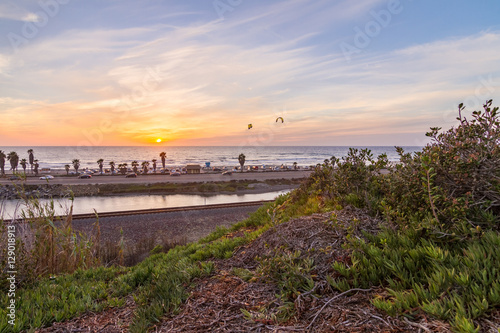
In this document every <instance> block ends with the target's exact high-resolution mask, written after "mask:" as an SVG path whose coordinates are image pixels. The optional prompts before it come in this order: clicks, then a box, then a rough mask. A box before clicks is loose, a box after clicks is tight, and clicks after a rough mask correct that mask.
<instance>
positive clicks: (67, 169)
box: [64, 164, 69, 176]
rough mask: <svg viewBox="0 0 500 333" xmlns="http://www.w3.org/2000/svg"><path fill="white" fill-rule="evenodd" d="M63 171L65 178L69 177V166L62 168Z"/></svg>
mask: <svg viewBox="0 0 500 333" xmlns="http://www.w3.org/2000/svg"><path fill="white" fill-rule="evenodd" d="M64 170H66V176H69V164H66V165H65V166H64Z"/></svg>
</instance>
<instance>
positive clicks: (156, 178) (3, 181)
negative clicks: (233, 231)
mask: <svg viewBox="0 0 500 333" xmlns="http://www.w3.org/2000/svg"><path fill="white" fill-rule="evenodd" d="M310 174H311V171H306V170H290V171H273V172H243V173H240V172H234V173H233V174H232V175H230V176H228V175H222V174H220V173H213V174H212V173H201V174H191V175H181V176H177V177H173V176H169V175H144V176H141V175H139V176H137V178H125V176H123V175H115V176H107V175H106V176H101V175H96V176H92V178H90V179H79V178H77V177H76V176H72V177H68V176H56V177H55V178H54V179H50V180H48V181H47V180H40V179H39V177H28V178H27V179H26V184H28V185H41V184H47V182H48V183H49V184H62V185H81V184H154V183H191V182H200V183H201V182H221V181H230V180H256V181H265V180H269V179H282V178H284V179H293V178H306V177H308V176H309V175H310ZM12 183H17V184H20V183H21V181H12V180H9V179H8V178H0V185H7V184H12Z"/></svg>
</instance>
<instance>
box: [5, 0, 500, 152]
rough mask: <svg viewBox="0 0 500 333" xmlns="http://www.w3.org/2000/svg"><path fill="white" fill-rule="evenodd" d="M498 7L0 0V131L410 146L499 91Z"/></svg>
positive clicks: (39, 141) (255, 0)
mask: <svg viewBox="0 0 500 333" xmlns="http://www.w3.org/2000/svg"><path fill="white" fill-rule="evenodd" d="M498 13H500V1H498V0H483V1H466V0H357V1H353V0H309V1H307V0H286V1H279V0H276V1H271V0H252V1H250V0H190V1H180V0H178V1H167V0H141V1H137V0H120V1H118V0H36V1H35V0H3V1H2V2H1V3H0V146H2V145H3V146H45V145H56V146H64V145H71V146H76V145H79V146H130V145H165V146H168V145H172V146H183V145H184V146H191V145H205V146H238V145H240V146H244V145H249V146H281V145H300V146H310V145H322V146H330V145H331V146H378V145H383V146H394V145H398V146H422V145H425V144H426V143H427V142H428V141H427V140H428V139H427V138H426V137H425V133H426V132H427V131H428V130H429V128H430V127H434V126H439V127H443V129H448V128H450V127H452V126H456V124H457V122H456V119H455V118H456V116H457V106H458V104H459V103H462V102H463V103H464V104H465V106H466V110H467V111H468V112H472V111H474V110H479V109H481V108H482V105H483V104H484V102H485V101H486V100H489V99H493V105H500V104H499V102H500V19H499V18H498ZM466 114H467V113H466ZM277 117H283V119H284V122H283V123H281V122H276V118H277ZM248 124H252V125H253V127H252V129H248ZM158 139H160V140H161V142H159V143H158V142H157V140H158Z"/></svg>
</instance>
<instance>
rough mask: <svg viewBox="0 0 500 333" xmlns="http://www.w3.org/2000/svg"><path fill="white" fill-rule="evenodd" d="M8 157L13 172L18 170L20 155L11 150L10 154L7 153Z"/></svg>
mask: <svg viewBox="0 0 500 333" xmlns="http://www.w3.org/2000/svg"><path fill="white" fill-rule="evenodd" d="M7 159H8V160H9V162H10V169H11V170H12V172H14V171H17V164H18V163H19V155H17V153H16V152H15V151H11V152H10V153H9V155H7Z"/></svg>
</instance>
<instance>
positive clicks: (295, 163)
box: [293, 162, 297, 170]
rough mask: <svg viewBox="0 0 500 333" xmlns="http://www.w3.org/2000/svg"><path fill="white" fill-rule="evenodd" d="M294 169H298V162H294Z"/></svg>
mask: <svg viewBox="0 0 500 333" xmlns="http://www.w3.org/2000/svg"><path fill="white" fill-rule="evenodd" d="M293 169H294V170H297V162H293Z"/></svg>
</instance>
